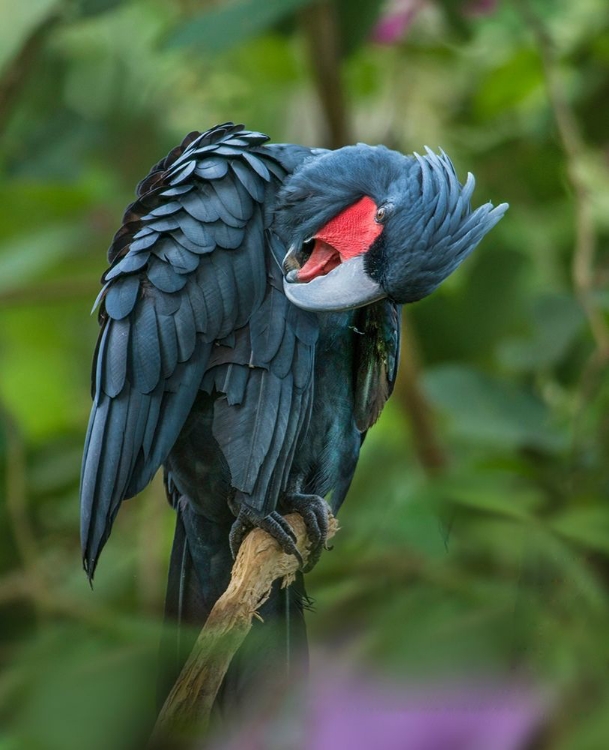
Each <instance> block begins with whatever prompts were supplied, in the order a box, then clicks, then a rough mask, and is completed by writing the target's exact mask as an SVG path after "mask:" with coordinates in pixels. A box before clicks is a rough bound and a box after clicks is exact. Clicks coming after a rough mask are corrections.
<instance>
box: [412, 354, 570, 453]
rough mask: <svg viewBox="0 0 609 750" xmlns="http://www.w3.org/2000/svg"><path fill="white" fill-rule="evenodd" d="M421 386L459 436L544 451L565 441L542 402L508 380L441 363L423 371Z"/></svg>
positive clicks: (497, 444)
mask: <svg viewBox="0 0 609 750" xmlns="http://www.w3.org/2000/svg"><path fill="white" fill-rule="evenodd" d="M425 389H426V391H427V393H428V395H429V398H430V399H431V401H432V403H433V404H435V406H437V407H438V408H440V409H442V410H443V411H444V412H445V413H446V414H447V416H448V417H449V418H450V426H451V428H452V430H453V432H454V433H455V435H456V436H457V437H459V438H461V439H468V440H472V441H474V442H478V443H482V444H486V445H488V446H494V447H495V448H507V447H511V448H517V447H520V448H525V447H533V448H540V449H542V450H546V451H556V450H559V449H560V448H561V447H562V445H563V444H564V439H563V438H562V436H561V435H560V434H559V433H558V432H557V431H556V429H553V428H552V425H551V418H550V414H549V412H548V409H547V407H546V406H545V405H544V404H543V402H542V401H540V400H539V399H538V398H536V397H535V396H534V395H533V394H531V393H529V392H527V391H525V390H522V389H521V388H519V387H518V386H516V385H515V384H514V383H511V382H509V381H501V380H499V379H498V378H495V377H491V376H490V375H486V374H483V373H481V372H478V371H476V370H474V369H472V368H470V367H466V366H460V365H445V366H441V367H435V368H433V369H432V370H430V371H429V372H427V374H426V375H425Z"/></svg>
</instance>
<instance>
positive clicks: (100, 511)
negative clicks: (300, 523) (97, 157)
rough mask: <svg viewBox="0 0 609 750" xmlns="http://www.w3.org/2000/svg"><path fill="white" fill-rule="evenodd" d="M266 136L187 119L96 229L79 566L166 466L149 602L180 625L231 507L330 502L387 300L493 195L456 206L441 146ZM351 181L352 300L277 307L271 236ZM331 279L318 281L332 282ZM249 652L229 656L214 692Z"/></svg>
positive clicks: (270, 508)
mask: <svg viewBox="0 0 609 750" xmlns="http://www.w3.org/2000/svg"><path fill="white" fill-rule="evenodd" d="M266 141H267V137H266V136H264V135H262V134H260V133H255V132H249V131H245V130H243V128H242V127H241V126H239V125H233V124H232V123H227V124H224V125H220V126H218V127H216V128H213V129H211V130H209V131H207V132H205V133H191V134H189V135H188V136H187V137H186V138H185V139H184V141H183V143H182V144H181V145H180V146H178V147H177V148H175V149H174V150H173V151H171V152H170V153H169V154H168V156H167V157H165V158H164V159H162V160H161V161H159V162H158V163H157V164H156V165H155V166H154V167H153V168H152V170H151V171H150V174H149V175H148V176H147V177H146V178H145V179H144V180H142V182H140V184H139V185H138V188H137V198H136V200H135V201H134V203H132V204H131V205H130V206H129V207H128V208H127V210H126V212H125V215H124V217H123V225H122V227H121V228H120V229H119V231H118V232H117V233H116V235H115V237H114V239H113V242H112V245H111V247H110V251H109V260H110V263H111V266H110V268H109V269H108V271H107V272H106V273H105V275H104V277H103V279H102V281H103V288H102V291H101V293H100V295H99V297H98V300H97V303H96V305H99V310H100V312H99V318H100V323H101V332H100V337H99V340H98V344H97V349H96V354H95V362H94V367H93V409H92V412H91V419H90V422H89V428H88V432H87V437H86V443H85V451H84V460H83V469H82V479H81V508H82V512H81V519H82V520H81V537H82V548H83V560H84V565H85V569H86V571H87V573H88V575H89V578H92V577H93V574H94V572H95V568H96V565H97V562H98V559H99V554H100V552H101V549H102V547H103V546H104V544H105V542H106V540H107V538H108V536H109V534H110V530H111V528H112V523H113V521H114V518H115V516H116V514H117V512H118V509H119V507H120V504H121V503H122V501H123V500H125V499H127V498H129V497H132V496H133V495H135V494H137V493H138V492H140V491H141V490H142V489H143V488H144V487H145V486H146V485H147V484H148V483H149V482H150V481H151V479H152V477H153V476H154V474H155V472H156V471H157V470H158V469H159V467H160V466H161V465H163V466H164V471H165V482H166V488H167V494H168V497H169V500H170V502H171V503H172V505H173V507H174V508H175V509H176V513H177V526H176V535H175V539H174V547H173V552H172V558H171V562H170V571H169V581H168V593H167V603H166V610H167V614H168V616H169V617H172V618H174V619H177V620H178V621H179V622H181V623H182V622H191V623H194V624H198V625H201V624H202V623H203V622H204V620H205V618H206V617H207V615H208V614H209V611H210V609H211V607H212V606H213V604H214V602H215V600H216V599H217V597H218V596H219V594H220V593H221V591H222V590H223V588H224V586H225V585H226V582H227V581H228V578H229V576H230V567H231V559H232V558H231V554H230V553H231V550H230V548H229V534H230V538H231V543H232V539H233V536H232V535H233V533H234V529H235V525H234V522H235V516H237V517H238V520H237V525H238V524H239V523H240V521H239V519H241V518H242V517H243V518H245V519H246V520H247V522H248V523H249V524H251V523H254V522H255V523H258V522H260V523H264V522H265V519H271V522H272V524H274V526H273V525H271V526H269V528H278V527H277V524H278V522H279V521H282V519H281V518H280V517H279V516H278V512H286V511H288V510H290V509H292V508H297V509H300V510H301V512H303V513H304V516H306V515H307V512H308V511H309V510H310V513H309V516H310V515H311V513H313V510H312V509H313V508H315V509H316V510H315V512H316V513H318V512H319V511H320V508H321V507H322V506H323V503H322V502H321V497H325V496H327V495H329V494H330V493H331V505H332V508H333V509H334V511H336V510H337V509H338V508H339V507H340V505H341V503H342V502H343V500H344V498H345V495H346V493H347V490H348V488H349V485H350V483H351V479H352V477H353V473H354V470H355V466H356V463H357V460H358V456H359V451H360V447H361V444H362V441H363V439H364V437H365V435H366V432H367V430H368V429H369V428H370V426H371V425H372V424H374V422H375V421H376V419H377V418H378V416H379V414H380V412H381V410H382V408H383V406H384V404H385V402H386V400H387V398H388V397H389V395H390V394H391V391H392V389H393V385H394V382H395V376H396V370H397V360H398V351H399V331H400V328H399V317H400V304H401V303H406V302H411V301H414V300H416V299H419V298H420V297H422V296H425V295H426V294H428V293H430V292H431V291H432V290H433V289H434V288H435V287H436V286H437V285H438V284H439V283H440V282H441V281H442V279H443V278H445V277H446V276H447V275H448V274H449V273H450V272H451V271H452V270H454V268H456V266H457V265H458V264H459V263H461V262H462V260H463V259H464V258H465V257H466V255H467V254H468V253H469V252H471V250H472V249H473V248H474V247H475V246H476V244H477V243H478V242H479V241H480V239H481V238H482V236H483V235H484V234H485V233H486V232H488V230H489V229H490V228H491V227H492V226H493V225H494V224H495V223H496V222H497V221H498V220H499V219H500V218H501V215H502V213H503V212H504V211H505V207H504V206H499V207H498V208H496V209H493V207H492V206H491V205H490V204H486V205H485V206H482V207H481V208H479V209H477V210H476V211H473V212H472V210H471V208H470V203H469V201H470V197H471V194H472V191H473V187H474V183H473V178H472V177H471V175H470V176H469V177H468V180H467V182H466V183H465V185H464V186H462V185H460V184H459V182H458V180H457V177H456V174H455V172H454V169H453V167H452V164H451V163H450V160H448V158H447V157H446V156H445V155H444V154H443V153H442V154H441V155H440V156H437V155H435V154H433V153H431V152H428V153H427V155H426V156H423V157H420V156H418V155H415V156H412V157H405V156H403V155H402V154H398V153H397V152H394V151H390V150H388V149H386V148H384V147H370V146H365V145H363V144H360V145H358V146H353V147H347V148H344V149H340V150H338V151H335V152H327V151H324V150H321V149H308V148H304V147H301V146H295V145H289V144H267V143H266ZM363 196H368V197H370V198H372V199H373V201H374V203H375V204H376V205H377V206H380V205H382V206H384V207H385V208H386V215H387V220H386V222H385V225H384V227H383V231H382V233H381V234H380V235H379V236H378V238H377V240H376V241H375V242H374V244H373V245H372V246H371V247H370V248H369V249H368V251H367V252H366V253H365V256H364V260H363V263H362V258H361V256H359V257H358V259H357V262H358V263H359V264H360V265H359V266H358V268H359V270H360V271H361V270H362V269H364V270H365V272H366V274H367V275H368V277H369V278H368V279H367V281H366V284H367V287H368V288H369V289H371V290H372V296H368V297H366V299H365V301H361V300H360V301H358V290H357V289H350V290H348V291H349V294H348V298H349V299H350V300H352V301H353V300H355V302H354V303H353V304H351V303H349V304H347V305H344V304H342V305H339V306H337V307H334V308H333V307H332V305H333V303H334V301H333V300H332V299H329V300H328V304H327V306H326V307H325V308H324V309H326V310H332V311H331V312H323V313H318V312H309V311H307V309H309V310H315V309H316V308H315V306H313V307H308V308H307V306H306V305H302V306H297V305H295V304H293V303H292V302H291V301H290V299H291V297H290V299H288V296H286V284H287V283H288V279H287V277H286V275H285V274H284V271H283V267H282V264H283V263H284V259H285V258H286V254H287V251H288V249H290V252H293V251H294V249H295V248H296V250H299V249H300V248H302V247H303V246H305V245H306V244H307V243H306V241H307V240H308V239H309V238H311V237H313V236H314V235H315V233H316V232H318V231H319V230H320V228H321V227H322V226H324V225H325V224H326V223H327V222H328V221H330V220H331V219H333V218H334V217H336V216H337V215H338V214H339V213H340V212H341V211H343V210H344V209H345V208H347V207H348V206H350V205H352V204H354V203H355V202H356V201H358V200H360V199H361V198H362V197H363ZM346 265H347V264H345V266H346ZM342 268H343V267H342V266H339V267H338V268H337V269H336V271H337V272H339V273H338V276H340V272H341V269H342ZM353 268H354V267H353V266H351V269H353ZM334 278H337V274H336V273H335V274H334V275H333V273H332V272H331V273H329V274H327V275H326V276H323V278H322V279H316V280H315V283H317V282H318V281H321V282H322V283H323V284H326V285H329V288H330V289H331V288H332V283H334V282H333V279H334ZM341 278H342V279H343V284H344V279H345V278H347V277H346V276H345V275H343V276H342V277H341ZM311 283H314V282H311ZM302 286H303V287H306V286H307V285H306V284H305V285H302ZM377 290H378V294H377ZM300 291H302V287H301V289H300ZM305 296H306V289H305ZM364 304H365V306H363V307H360V309H355V308H357V307H358V306H359V305H364ZM303 308H304V309H303ZM303 503H304V505H303ZM313 515H314V513H313ZM278 519H279V521H278ZM318 524H319V522H318ZM319 528H320V529H321V527H319ZM231 529H232V532H231ZM320 534H321V532H320ZM320 540H322V541H323V539H322V536H320ZM284 541H285V540H284ZM288 542H289V540H288ZM289 597H290V601H291V604H290V605H289V606H290V607H291V610H290V611H291V615H290V617H289V618H288V619H287V620H286V629H287V631H289V633H290V635H289V637H288V643H290V644H291V647H290V648H291V649H292V650H293V649H294V648H297V647H299V646H300V647H302V645H303V641H304V624H303V623H304V621H303V618H302V601H303V597H304V588H303V586H302V579H301V577H299V579H298V581H297V585H296V586H294V587H291V593H290V594H289ZM287 601H288V600H287V599H286V597H285V596H284V594H283V593H282V592H280V591H279V590H277V591H274V592H273V595H272V596H271V598H270V600H269V602H268V603H267V605H266V608H267V611H268V613H269V616H271V617H272V618H281V617H283V616H286V612H287V611H286V606H287ZM256 627H257V629H258V630H259V631H260V635H261V638H262V641H261V643H262V644H263V645H262V647H261V648H260V649H258V652H259V655H265V654H268V655H269V659H271V661H272V659H276V658H278V657H277V653H278V651H277V643H276V642H271V639H272V637H273V638H274V635H273V636H272V637H271V635H269V633H271V630H269V628H267V629H266V630H264V628H261V626H256ZM287 631H286V632H287ZM272 632H273V634H274V633H275V632H276V631H274V630H273V631H272ZM265 634H266V635H265ZM265 637H266V638H267V641H268V642H267V643H266V644H264V638H265ZM285 653H286V650H285V648H284V649H283V654H284V656H285ZM270 654H274V656H273V657H272V658H271V656H270ZM178 661H179V659H178ZM260 662H261V658H259V659H258V660H257V661H256V662H255V663H256V667H255V668H253V669H249V668H248V667H247V665H246V666H245V667H244V664H243V662H242V661H241V662H240V661H239V660H238V661H237V662H236V664H235V666H234V667H232V668H231V670H230V672H229V675H228V676H227V680H226V683H225V688H224V689H223V696H224V697H226V696H227V695H228V694H229V693H230V692H231V689H232V688H231V687H230V686H234V687H235V690H237V687H236V686H238V685H242V684H243V680H244V675H245V674H246V673H247V674H250V676H252V675H253V674H254V673H255V672H256V671H257V670H259V667H260ZM248 663H249V664H250V666H251V664H253V663H254V662H251V661H249V662H248ZM174 667H176V668H177V663H176V665H174ZM248 679H249V678H248ZM245 681H246V682H247V679H246V680H245ZM239 689H240V688H239Z"/></svg>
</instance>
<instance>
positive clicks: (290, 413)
mask: <svg viewBox="0 0 609 750" xmlns="http://www.w3.org/2000/svg"><path fill="white" fill-rule="evenodd" d="M267 243H268V245H270V247H271V248H272V254H273V257H274V258H283V256H284V255H285V253H286V248H285V246H284V245H283V244H282V243H281V241H280V240H279V238H278V237H277V236H276V235H275V234H273V233H271V232H269V233H268V239H267ZM317 336H318V322H317V317H316V316H315V315H313V314H312V313H308V312H306V311H304V310H301V309H300V308H298V307H295V306H294V305H292V304H291V303H290V302H289V301H288V300H287V298H286V297H285V295H284V293H283V275H282V273H281V270H280V266H279V265H278V264H277V263H275V262H271V263H270V264H269V268H268V284H267V289H266V293H265V298H264V300H263V302H262V304H261V305H260V307H259V308H258V309H257V310H256V311H255V312H254V313H253V315H252V316H251V318H250V320H249V323H248V325H247V326H244V327H243V328H242V329H240V330H239V331H236V333H235V340H234V341H229V342H227V344H228V345H221V346H218V347H216V349H215V350H214V353H213V355H212V358H211V360H210V364H209V368H208V371H207V373H206V375H205V377H204V379H203V385H202V388H203V390H205V391H207V392H208V393H214V392H216V393H223V394H225V395H224V396H222V397H220V398H217V399H216V400H215V402H214V419H213V434H214V437H215V438H216V440H217V442H218V444H219V446H220V448H221V450H222V453H223V455H224V457H225V458H226V461H227V463H228V467H229V469H230V474H231V485H232V486H233V487H234V488H235V489H237V490H238V491H239V492H240V493H241V494H242V495H243V497H242V501H243V502H245V503H246V504H247V505H248V506H249V507H250V508H251V509H253V510H254V511H255V512H256V513H257V514H259V515H261V516H264V515H266V514H267V513H270V512H271V511H273V510H275V508H276V507H277V503H278V500H279V497H280V495H281V493H282V492H283V491H284V490H285V488H286V485H287V480H288V473H289V470H290V467H291V464H292V458H293V456H294V451H295V449H296V445H297V442H298V438H299V436H301V435H302V434H303V433H304V431H305V430H306V428H307V425H308V419H309V415H310V409H311V403H312V401H311V399H312V382H313V367H314V360H315V345H316V341H317Z"/></svg>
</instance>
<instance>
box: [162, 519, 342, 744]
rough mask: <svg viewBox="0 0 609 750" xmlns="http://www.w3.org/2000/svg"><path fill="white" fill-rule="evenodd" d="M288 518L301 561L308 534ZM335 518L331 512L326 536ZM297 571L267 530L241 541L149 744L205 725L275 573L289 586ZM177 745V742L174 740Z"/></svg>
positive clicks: (331, 532) (332, 529)
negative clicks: (224, 584)
mask: <svg viewBox="0 0 609 750" xmlns="http://www.w3.org/2000/svg"><path fill="white" fill-rule="evenodd" d="M286 520H287V521H288V522H289V524H290V525H291V526H292V528H293V529H294V533H295V534H296V545H297V547H298V550H299V551H300V554H301V555H302V557H303V559H304V561H305V563H306V561H307V558H308V554H309V551H308V550H307V544H308V538H307V534H306V529H305V525H304V521H303V520H302V517H301V516H300V514H298V513H291V514H289V515H288V516H286ZM337 529H338V522H337V521H336V519H335V518H334V516H332V515H330V523H329V530H328V539H329V538H331V537H332V536H334V534H335V533H336V531H337ZM297 570H298V561H297V560H296V558H295V557H294V555H287V554H286V553H285V552H283V551H282V550H281V548H280V547H279V545H278V543H277V542H276V541H275V540H274V539H273V538H272V537H271V536H270V535H269V534H267V533H266V532H265V531H262V530H261V529H254V530H253V531H251V532H250V533H249V534H248V535H247V536H246V538H245V540H244V541H243V544H242V545H241V547H240V549H239V553H238V554H237V559H236V560H235V563H234V565H233V570H232V573H231V580H230V583H229V584H228V588H227V589H226V591H225V592H224V594H222V596H221V597H220V598H219V599H218V601H217V602H216V604H215V605H214V608H213V609H212V611H211V612H210V614H209V617H208V618H207V622H206V623H205V625H204V627H203V629H202V630H201V633H200V634H199V637H198V638H197V641H196V643H195V645H194V648H193V650H192V652H191V654H190V656H189V657H188V660H187V662H186V664H185V665H184V668H183V669H182V672H181V673H180V676H179V677H178V679H177V681H176V683H175V685H174V686H173V688H172V690H171V692H170V694H169V697H168V698H167V700H166V701H165V704H164V706H163V708H162V709H161V712H160V714H159V717H158V719H157V722H156V725H155V728H154V732H153V735H152V744H153V746H156V744H155V743H162V741H163V740H165V741H167V740H171V739H172V738H174V739H175V738H176V737H179V736H180V735H181V734H182V733H183V732H184V730H185V729H187V728H188V727H192V726H193V724H196V725H197V726H199V727H201V726H205V725H206V724H207V722H208V720H209V717H210V713H211V708H212V705H213V703H214V700H215V698H216V694H217V692H218V690H219V688H220V685H221V683H222V680H223V679H224V675H225V674H226V671H227V669H228V667H229V664H230V662H231V660H232V658H233V656H234V655H235V653H236V651H237V649H238V648H239V646H240V645H241V644H242V643H243V641H244V639H245V637H246V635H247V634H248V633H249V631H250V628H251V627H252V618H253V617H254V616H255V615H256V611H257V610H258V608H259V607H260V606H261V605H262V604H264V602H265V601H266V600H267V599H268V597H269V595H270V592H271V586H272V584H273V582H274V581H275V580H276V579H277V578H282V579H283V585H284V586H287V585H289V584H290V583H291V582H292V581H293V580H294V576H295V574H296V572H297ZM174 746H175V745H174Z"/></svg>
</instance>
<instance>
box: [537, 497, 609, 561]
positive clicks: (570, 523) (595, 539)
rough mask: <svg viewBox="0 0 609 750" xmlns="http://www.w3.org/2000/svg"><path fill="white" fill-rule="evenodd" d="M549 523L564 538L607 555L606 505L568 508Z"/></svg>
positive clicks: (608, 514) (608, 523)
mask: <svg viewBox="0 0 609 750" xmlns="http://www.w3.org/2000/svg"><path fill="white" fill-rule="evenodd" d="M551 525H552V528H553V529H554V530H555V531H557V532H558V533H559V534H561V535H562V536H563V537H564V538H565V539H570V540H572V541H574V542H577V544H581V545H583V546H584V547H587V548H588V549H591V550H596V551H598V552H603V553H604V554H606V555H609V509H607V508H606V507H604V506H600V505H597V506H593V507H586V508H568V509H567V510H565V511H563V512H562V513H561V514H560V515H558V516H555V517H554V518H553V519H552V524H551Z"/></svg>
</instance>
